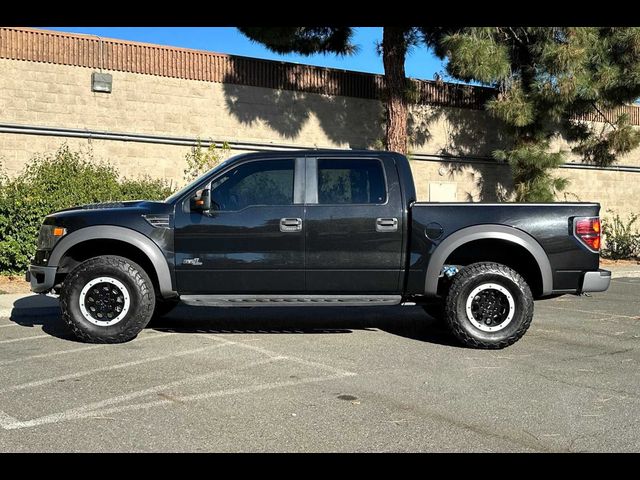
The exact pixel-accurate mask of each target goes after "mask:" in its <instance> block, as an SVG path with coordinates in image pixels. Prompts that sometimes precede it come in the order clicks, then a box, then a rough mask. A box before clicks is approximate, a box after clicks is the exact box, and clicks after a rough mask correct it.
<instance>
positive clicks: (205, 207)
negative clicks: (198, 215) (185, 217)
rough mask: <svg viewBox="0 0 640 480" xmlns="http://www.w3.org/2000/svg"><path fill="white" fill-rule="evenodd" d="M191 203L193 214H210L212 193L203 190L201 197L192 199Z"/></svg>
mask: <svg viewBox="0 0 640 480" xmlns="http://www.w3.org/2000/svg"><path fill="white" fill-rule="evenodd" d="M190 203H191V205H190V207H191V211H192V212H208V211H209V210H211V191H210V190H209V189H208V188H206V189H204V190H202V193H201V194H200V195H194V196H193V197H191V202H190Z"/></svg>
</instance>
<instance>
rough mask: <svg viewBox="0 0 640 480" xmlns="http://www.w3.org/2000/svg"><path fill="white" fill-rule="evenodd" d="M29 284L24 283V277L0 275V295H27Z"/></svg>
mask: <svg viewBox="0 0 640 480" xmlns="http://www.w3.org/2000/svg"><path fill="white" fill-rule="evenodd" d="M29 291H30V290H29V284H28V283H27V282H25V281H24V275H8V276H7V275H0V294H3V293H29Z"/></svg>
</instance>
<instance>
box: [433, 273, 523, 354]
mask: <svg viewBox="0 0 640 480" xmlns="http://www.w3.org/2000/svg"><path fill="white" fill-rule="evenodd" d="M445 318H446V321H447V325H448V326H449V329H450V330H451V332H452V333H453V335H454V336H455V337H456V338H457V339H458V340H459V341H460V342H462V343H463V344H464V345H466V346H468V347H473V348H491V349H499V348H505V347H507V346H509V345H511V344H513V343H515V342H516V341H518V340H519V339H520V338H521V337H522V336H523V335H524V334H525V332H526V331H527V329H528V328H529V325H531V320H532V319H533V295H532V294H531V289H530V288H529V285H528V284H527V282H526V281H525V280H524V278H522V276H521V275H520V274H518V273H517V272H516V271H515V270H512V269H511V268H509V267H507V266H505V265H502V264H499V263H490V262H483V263H474V264H471V265H468V266H467V267H465V268H463V269H462V270H460V272H459V273H458V274H457V275H456V276H455V277H454V278H453V281H452V283H451V287H450V288H449V292H448V294H447V299H446V305H445Z"/></svg>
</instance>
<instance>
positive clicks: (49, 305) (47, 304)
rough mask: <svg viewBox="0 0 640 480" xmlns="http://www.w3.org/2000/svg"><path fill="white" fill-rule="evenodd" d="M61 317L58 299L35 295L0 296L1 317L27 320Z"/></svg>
mask: <svg viewBox="0 0 640 480" xmlns="http://www.w3.org/2000/svg"><path fill="white" fill-rule="evenodd" d="M56 315H60V307H59V306H58V297H55V296H52V295H38V294H34V293H28V294H21V293H14V294H4V295H0V317H7V318H25V317H41V316H43V317H44V316H47V317H48V316H56Z"/></svg>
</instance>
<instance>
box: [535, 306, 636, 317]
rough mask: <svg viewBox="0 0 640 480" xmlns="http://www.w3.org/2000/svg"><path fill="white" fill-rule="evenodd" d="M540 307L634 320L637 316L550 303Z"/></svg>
mask: <svg viewBox="0 0 640 480" xmlns="http://www.w3.org/2000/svg"><path fill="white" fill-rule="evenodd" d="M541 307H546V308H555V309H556V310H569V311H571V312H580V313H591V314H593V315H607V316H609V317H622V318H633V319H634V320H635V319H637V318H638V317H637V316H635V317H634V316H631V315H621V314H615V313H610V312H599V311H597V310H579V309H577V308H567V307H553V306H551V305H541Z"/></svg>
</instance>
